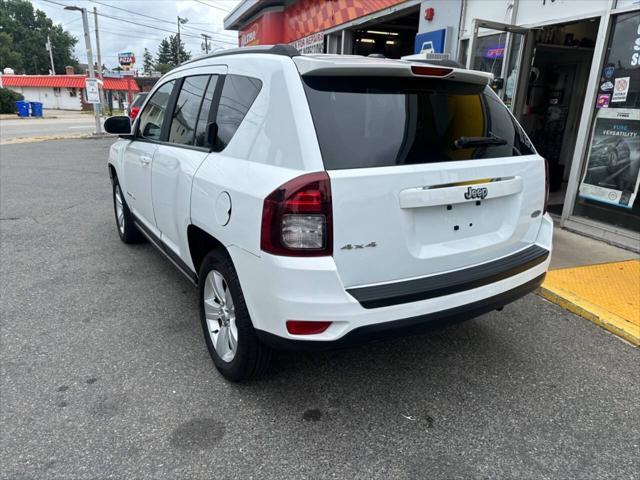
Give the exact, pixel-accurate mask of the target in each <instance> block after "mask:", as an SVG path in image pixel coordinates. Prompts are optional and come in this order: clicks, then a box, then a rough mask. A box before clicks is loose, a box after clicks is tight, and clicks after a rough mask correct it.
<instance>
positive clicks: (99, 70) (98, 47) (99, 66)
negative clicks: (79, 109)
mask: <svg viewBox="0 0 640 480" xmlns="http://www.w3.org/2000/svg"><path fill="white" fill-rule="evenodd" d="M93 22H94V25H95V30H96V56H97V57H98V78H99V79H100V82H103V81H104V80H103V78H102V54H101V52H100V34H99V33H98V9H97V8H96V7H93ZM98 89H99V91H100V109H101V110H102V106H103V105H105V104H106V102H105V97H104V88H102V83H99V84H98Z"/></svg>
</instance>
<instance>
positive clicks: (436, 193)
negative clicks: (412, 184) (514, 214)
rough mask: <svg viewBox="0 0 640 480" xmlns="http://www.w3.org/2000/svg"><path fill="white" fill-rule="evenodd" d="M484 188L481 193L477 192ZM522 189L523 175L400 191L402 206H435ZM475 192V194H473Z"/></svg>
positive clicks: (515, 192)
mask: <svg viewBox="0 0 640 480" xmlns="http://www.w3.org/2000/svg"><path fill="white" fill-rule="evenodd" d="M480 190H482V191H483V193H482V194H481V195H477V194H476V193H475V192H478V193H479V191H480ZM521 191H522V177H509V178H505V179H502V180H497V181H490V182H486V181H479V182H478V183H471V182H464V185H453V186H449V185H444V186H440V185H435V186H432V187H417V188H408V189H406V190H402V191H401V192H400V195H399V197H400V208H421V207H434V206H437V205H449V204H453V203H464V202H472V201H477V200H481V199H484V198H498V197H505V196H508V195H516V194H518V193H520V192H521ZM472 193H473V194H472Z"/></svg>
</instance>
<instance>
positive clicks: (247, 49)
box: [180, 43, 300, 65]
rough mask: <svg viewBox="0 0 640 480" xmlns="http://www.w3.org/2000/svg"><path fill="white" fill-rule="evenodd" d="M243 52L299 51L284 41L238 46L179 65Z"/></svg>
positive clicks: (288, 53)
mask: <svg viewBox="0 0 640 480" xmlns="http://www.w3.org/2000/svg"><path fill="white" fill-rule="evenodd" d="M244 53H270V54H271V55H283V56H285V57H290V58H293V57H298V56H300V52H299V51H298V49H297V48H295V47H293V46H291V45H286V44H284V43H278V44H276V45H259V46H255V47H240V48H228V49H227V50H219V51H217V52H213V53H209V54H207V55H202V56H200V57H196V58H193V59H191V60H187V61H186V62H182V63H181V64H180V65H188V64H189V63H193V62H198V61H200V60H206V59H207V58H216V57H224V56H226V55H239V54H244Z"/></svg>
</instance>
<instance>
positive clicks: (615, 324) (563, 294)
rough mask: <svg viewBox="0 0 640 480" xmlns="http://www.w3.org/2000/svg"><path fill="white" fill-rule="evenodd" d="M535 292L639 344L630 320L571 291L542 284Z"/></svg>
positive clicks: (634, 343)
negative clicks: (553, 288) (555, 289)
mask: <svg viewBox="0 0 640 480" xmlns="http://www.w3.org/2000/svg"><path fill="white" fill-rule="evenodd" d="M536 293H537V294H538V295H540V296H541V297H543V298H545V299H546V300H549V301H550V302H552V303H555V304H556V305H559V306H560V307H562V308H564V309H565V310H568V311H569V312H571V313H575V314H576V315H579V316H580V317H582V318H584V319H586V320H589V321H590V322H592V323H595V324H596V325H598V326H599V327H601V328H604V329H605V330H607V331H609V332H611V333H613V334H614V335H617V336H618V337H621V338H623V339H624V340H626V341H627V342H629V343H631V344H632V345H634V346H636V347H639V346H640V332H638V333H634V330H635V329H634V328H633V327H631V328H630V325H631V322H629V321H627V320H626V319H624V318H622V317H620V316H618V315H615V314H613V313H611V312H607V311H605V310H603V309H601V308H599V307H598V306H596V305H593V304H591V303H590V302H589V301H587V300H585V299H583V298H581V297H579V296H577V295H575V294H572V293H571V292H567V291H564V290H560V289H559V290H557V291H554V290H552V289H550V288H548V287H545V285H544V284H543V285H542V286H541V287H540V288H538V290H537V291H536Z"/></svg>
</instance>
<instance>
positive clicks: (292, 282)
mask: <svg viewBox="0 0 640 480" xmlns="http://www.w3.org/2000/svg"><path fill="white" fill-rule="evenodd" d="M552 233H553V224H552V222H551V219H550V218H549V217H548V216H547V215H545V218H544V219H543V222H542V225H541V227H540V230H539V233H538V238H537V241H536V242H535V243H534V246H535V247H536V248H535V249H533V250H531V249H530V248H527V249H525V250H530V251H531V252H532V253H534V254H535V255H532V256H531V257H526V256H525V257H523V258H521V260H522V262H521V263H520V266H519V267H518V266H515V267H514V265H513V264H507V263H504V264H501V263H500V262H499V261H498V262H497V265H498V266H500V265H502V266H503V267H505V269H503V270H504V272H508V275H503V273H504V272H503V271H502V270H501V271H500V272H498V274H497V276H495V277H493V278H491V282H490V283H486V282H484V281H483V282H480V283H477V282H475V281H472V280H473V279H471V283H469V284H468V285H465V289H464V290H457V287H456V289H454V290H453V291H441V287H442V284H441V283H438V284H435V285H436V287H437V288H435V289H434V290H432V292H437V293H438V295H437V296H431V294H429V295H427V296H426V297H423V298H422V299H416V300H414V301H411V300H410V299H409V300H408V301H406V302H403V303H398V304H388V305H386V306H379V307H371V306H369V307H368V308H367V307H365V305H364V304H363V303H362V302H360V301H358V299H357V298H356V297H355V296H354V295H353V294H350V293H349V292H348V291H347V289H345V287H344V285H343V284H342V281H341V279H340V276H339V275H338V272H337V268H336V265H335V262H334V261H333V258H332V257H315V258H295V257H278V256H272V255H267V254H263V255H262V256H260V257H257V256H255V255H253V254H251V253H249V252H247V251H245V250H242V249H239V248H237V247H231V248H229V252H230V254H231V257H232V259H233V262H234V265H235V266H236V270H237V271H238V277H239V279H240V283H241V285H242V289H243V292H244V294H245V301H246V304H247V307H248V309H249V313H250V314H251V318H252V321H253V324H254V327H255V328H256V330H257V331H258V335H259V336H260V337H261V338H262V340H263V341H265V342H266V343H269V344H271V345H274V346H278V347H279V348H291V347H293V348H301V347H302V348H313V347H315V348H318V347H320V348H326V347H335V346H340V345H348V344H351V343H358V342H361V341H366V340H368V339H372V338H379V337H380V336H393V335H396V334H398V335H403V334H407V333H409V334H410V333H412V332H414V331H421V330H424V329H429V328H433V327H437V326H440V325H443V324H447V323H452V322H457V321H460V320H463V319H465V318H472V317H474V316H477V315H481V314H483V313H485V312H488V311H491V310H493V309H496V308H499V307H501V306H503V305H505V304H507V303H509V302H512V301H514V300H516V299H518V298H520V297H522V296H523V295H526V294H527V293H529V292H530V291H532V290H534V289H535V288H536V287H537V286H538V285H539V284H540V283H541V282H542V280H543V278H544V274H545V273H546V271H547V268H548V266H549V261H550V253H551V240H552ZM523 251H524V250H523ZM536 252H537V254H536ZM492 263H495V262H492ZM509 266H510V268H507V267H509ZM371 268H375V266H372V267H371ZM474 268H475V267H472V268H471V269H465V270H473V269H474ZM495 272H496V270H494V273H495ZM485 273H486V272H485ZM485 278H486V276H485ZM449 280H450V279H449ZM462 284H464V282H462ZM458 285H460V283H458ZM287 320H307V321H314V320H316V321H331V322H332V323H331V326H330V327H329V328H328V329H327V330H326V331H324V332H322V333H320V334H316V335H308V336H300V335H291V334H289V333H288V332H287V330H286V323H285V322H286V321H287ZM322 344H325V345H322Z"/></svg>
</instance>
